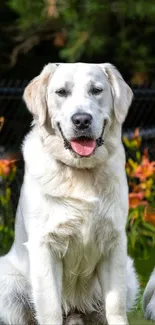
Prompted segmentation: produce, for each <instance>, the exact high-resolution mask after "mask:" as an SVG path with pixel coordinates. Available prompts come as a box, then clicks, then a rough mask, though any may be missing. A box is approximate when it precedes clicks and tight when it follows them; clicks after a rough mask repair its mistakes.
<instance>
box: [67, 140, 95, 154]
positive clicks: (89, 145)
mask: <svg viewBox="0 0 155 325" xmlns="http://www.w3.org/2000/svg"><path fill="white" fill-rule="evenodd" d="M70 145H71V147H72V150H73V151H74V152H76V153H77V154H78V155H79V156H82V157H87V156H90V155H92V153H93V152H94V150H95V148H96V145H97V144H96V141H95V140H92V139H89V138H85V137H80V138H78V139H74V140H71V142H70Z"/></svg>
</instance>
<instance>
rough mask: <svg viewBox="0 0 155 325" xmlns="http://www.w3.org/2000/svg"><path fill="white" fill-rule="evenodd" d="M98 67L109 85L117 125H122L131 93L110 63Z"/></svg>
mask: <svg viewBox="0 0 155 325" xmlns="http://www.w3.org/2000/svg"><path fill="white" fill-rule="evenodd" d="M100 66H101V67H102V69H103V71H104V72H105V74H106V75H107V77H108V80H109V82H110V85H111V89H112V94H113V99H114V113H115V116H116V118H117V120H118V122H119V123H123V122H124V120H125V118H126V115H127V113H128V109H129V107H130V104H131V102H132V98H133V92H132V90H131V88H130V87H129V86H128V85H127V83H126V82H125V81H124V79H123V77H122V76H121V74H120V73H119V71H118V70H117V69H116V67H115V66H113V65H112V64H110V63H103V64H101V65H100Z"/></svg>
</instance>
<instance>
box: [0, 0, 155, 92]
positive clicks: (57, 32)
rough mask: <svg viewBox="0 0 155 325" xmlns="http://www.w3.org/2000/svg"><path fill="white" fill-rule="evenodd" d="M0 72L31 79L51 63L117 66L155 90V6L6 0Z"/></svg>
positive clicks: (1, 9)
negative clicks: (111, 64)
mask: <svg viewBox="0 0 155 325" xmlns="http://www.w3.org/2000/svg"><path fill="white" fill-rule="evenodd" d="M0 21H1V26H0V36H1V37H0V71H1V73H2V74H4V73H5V76H6V75H8V76H12V77H13V76H14V77H18V78H21V79H23V78H25V79H26V78H27V79H30V78H32V77H33V76H34V75H36V74H37V73H38V72H39V71H40V70H41V68H42V66H43V65H44V64H45V63H47V62H49V61H53V62H54V61H55V62H56V61H57V62H61V61H64V62H75V61H85V62H105V61H108V62H112V63H113V64H115V65H116V66H117V67H118V68H119V69H120V70H121V72H122V73H123V75H124V76H125V78H126V79H127V81H128V82H130V83H131V84H133V85H147V86H148V85H150V84H151V85H152V84H154V82H155V77H154V58H155V42H154V38H155V24H154V21H155V2H154V0H150V1H148V2H146V1H145V0H136V1H134V0H128V1H126V2H125V1H124V0H111V1H109V0H104V1H103V0H67V1H65V0H33V1H31V0H8V1H6V0H1V4H0Z"/></svg>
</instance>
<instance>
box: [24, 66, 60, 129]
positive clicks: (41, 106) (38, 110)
mask: <svg viewBox="0 0 155 325" xmlns="http://www.w3.org/2000/svg"><path fill="white" fill-rule="evenodd" d="M57 66H58V64H52V63H49V64H47V65H46V66H45V67H44V69H43V70H42V72H41V73H40V75H39V76H37V77H36V78H34V79H33V80H32V81H31V82H30V83H29V84H28V86H27V87H26V88H25V91H24V95H23V99H24V101H25V103H26V105H27V107H28V109H29V111H30V112H31V113H32V115H33V117H34V119H36V120H37V121H39V124H40V126H42V125H43V124H44V123H45V121H46V114H47V102H46V91H47V86H48V81H49V78H50V77H51V75H52V74H53V73H54V71H55V70H56V67H57Z"/></svg>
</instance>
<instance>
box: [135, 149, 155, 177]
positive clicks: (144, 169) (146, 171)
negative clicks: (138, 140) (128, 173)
mask: <svg viewBox="0 0 155 325" xmlns="http://www.w3.org/2000/svg"><path fill="white" fill-rule="evenodd" d="M152 175H155V161H152V162H150V161H149V157H148V149H145V151H144V154H143V157H142V162H141V165H139V166H137V167H136V168H135V171H134V173H133V176H134V177H137V178H139V179H140V180H141V181H145V180H146V178H147V177H149V176H152Z"/></svg>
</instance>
